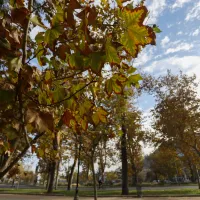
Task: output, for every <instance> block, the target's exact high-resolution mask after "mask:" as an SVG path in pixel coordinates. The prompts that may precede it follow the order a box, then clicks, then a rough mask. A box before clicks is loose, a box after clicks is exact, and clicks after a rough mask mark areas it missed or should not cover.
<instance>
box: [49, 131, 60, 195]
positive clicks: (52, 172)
mask: <svg viewBox="0 0 200 200" xmlns="http://www.w3.org/2000/svg"><path fill="white" fill-rule="evenodd" d="M53 150H54V151H58V135H57V133H55V134H54V138H53ZM53 159H54V160H53V161H52V162H51V166H50V174H49V175H50V179H49V185H48V189H47V193H52V192H53V186H54V181H55V173H56V166H57V163H58V160H57V159H56V158H53Z"/></svg>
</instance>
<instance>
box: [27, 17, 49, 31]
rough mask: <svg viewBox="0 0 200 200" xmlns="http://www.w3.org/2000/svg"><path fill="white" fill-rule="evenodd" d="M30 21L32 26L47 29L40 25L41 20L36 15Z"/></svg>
mask: <svg viewBox="0 0 200 200" xmlns="http://www.w3.org/2000/svg"><path fill="white" fill-rule="evenodd" d="M30 21H31V22H32V23H33V24H34V25H37V26H40V27H42V28H44V29H46V28H47V27H46V26H45V25H44V24H43V23H42V21H41V19H40V18H39V17H38V16H37V15H35V16H34V17H32V18H31V19H30Z"/></svg>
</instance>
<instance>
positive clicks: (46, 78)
mask: <svg viewBox="0 0 200 200" xmlns="http://www.w3.org/2000/svg"><path fill="white" fill-rule="evenodd" d="M50 79H51V72H50V71H49V70H47V71H46V73H45V80H46V81H48V80H50Z"/></svg>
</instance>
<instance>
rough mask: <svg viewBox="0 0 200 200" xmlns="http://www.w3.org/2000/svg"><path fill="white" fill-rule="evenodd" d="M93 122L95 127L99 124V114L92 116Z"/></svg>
mask: <svg viewBox="0 0 200 200" xmlns="http://www.w3.org/2000/svg"><path fill="white" fill-rule="evenodd" d="M92 120H93V122H94V124H95V125H98V124H99V121H100V120H99V116H98V114H97V113H94V114H93V115H92Z"/></svg>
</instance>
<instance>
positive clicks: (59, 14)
mask: <svg viewBox="0 0 200 200" xmlns="http://www.w3.org/2000/svg"><path fill="white" fill-rule="evenodd" d="M56 9H57V12H56V14H55V15H54V17H53V19H52V25H53V26H57V25H59V24H60V23H61V22H63V21H64V18H63V17H64V13H63V11H64V10H63V9H62V8H61V7H60V6H57V7H56Z"/></svg>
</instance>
